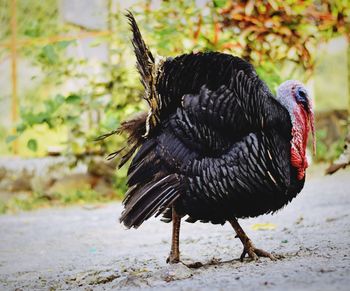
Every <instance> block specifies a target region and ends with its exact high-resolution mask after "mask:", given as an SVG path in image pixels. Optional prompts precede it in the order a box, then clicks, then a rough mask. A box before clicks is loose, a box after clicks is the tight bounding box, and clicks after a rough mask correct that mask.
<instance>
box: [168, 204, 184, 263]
mask: <svg viewBox="0 0 350 291" xmlns="http://www.w3.org/2000/svg"><path fill="white" fill-rule="evenodd" d="M172 221H173V232H172V239H171V250H170V254H169V257H168V258H167V260H166V262H167V263H169V264H177V263H179V262H180V249H179V241H180V224H181V216H179V215H178V214H177V213H176V211H175V207H174V206H173V207H172Z"/></svg>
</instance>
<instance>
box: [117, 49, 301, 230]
mask: <svg viewBox="0 0 350 291" xmlns="http://www.w3.org/2000/svg"><path fill="white" fill-rule="evenodd" d="M155 89H156V91H157V94H158V96H159V99H160V100H161V109H160V110H159V115H158V116H159V117H158V122H157V125H156V126H155V127H154V128H152V130H151V131H150V132H149V134H148V135H147V137H143V138H142V140H141V141H140V142H139V147H138V149H137V152H136V155H135V156H134V158H133V159H132V162H131V164H130V167H129V170H128V186H129V187H130V190H129V192H128V193H127V195H126V199H125V201H124V205H125V211H124V213H123V214H122V217H121V221H123V222H124V224H125V225H126V226H128V227H131V226H134V227H138V226H139V225H141V224H142V222H143V221H144V220H146V219H148V218H149V217H151V216H152V215H154V214H156V215H160V214H163V216H164V220H165V221H170V220H171V211H172V207H175V210H176V212H177V213H178V214H179V215H181V216H185V215H188V218H187V221H189V222H195V221H197V220H200V221H202V222H212V223H220V224H223V223H225V222H226V221H228V220H231V219H233V218H243V217H254V216H258V215H261V214H264V213H269V212H274V211H276V210H278V209H280V208H282V207H283V206H284V205H286V204H287V203H288V202H289V201H291V200H292V199H293V198H294V197H295V196H296V195H297V194H298V193H299V192H300V191H301V189H302V188H303V186H304V178H303V179H301V180H298V179H297V174H296V169H295V168H293V166H292V165H291V162H290V160H291V159H290V155H291V154H290V152H291V143H290V141H291V138H292V136H291V128H292V123H291V119H290V115H289V114H288V111H287V110H286V109H285V108H284V107H283V106H282V105H281V104H280V103H278V102H277V101H276V100H275V98H274V96H273V95H272V93H271V92H270V91H269V89H268V88H267V86H266V85H265V83H264V82H263V81H262V80H260V79H259V77H258V75H257V74H256V72H255V70H254V68H253V67H252V66H251V65H250V64H249V63H247V62H246V61H244V60H242V59H240V58H238V57H234V56H231V55H227V54H223V53H196V54H186V55H181V56H178V57H176V58H168V59H166V60H165V61H164V62H163V63H162V66H161V68H160V70H159V74H158V75H157V77H156V81H155ZM142 128H144V125H142Z"/></svg>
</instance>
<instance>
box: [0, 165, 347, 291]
mask: <svg viewBox="0 0 350 291" xmlns="http://www.w3.org/2000/svg"><path fill="white" fill-rule="evenodd" d="M121 210H122V207H121V205H120V204H119V203H114V204H109V205H107V206H103V207H98V208H94V207H92V208H89V209H87V208H81V207H75V208H66V209H45V210H39V211H36V212H29V213H21V214H17V215H3V216H0V290H15V289H17V290H56V289H57V290H65V289H69V290H71V289H74V290H105V289H106V290H109V289H119V288H121V289H140V288H142V289H155V290H164V289H168V290H233V289H235V290H265V289H266V290H284V291H286V290H350V171H349V170H348V171H345V170H344V171H340V172H339V173H336V174H335V175H333V176H328V177H319V178H311V179H309V180H308V181H307V183H306V187H305V188H304V190H303V192H302V193H301V194H300V195H299V196H298V197H297V198H296V199H295V200H294V201H292V203H291V204H290V205H288V206H287V207H286V208H285V209H283V210H281V211H280V212H278V213H277V214H275V215H272V216H271V215H265V216H261V217H259V218H257V219H247V220H242V221H241V225H242V227H243V228H244V229H245V230H246V232H247V233H248V235H249V236H250V237H251V239H252V240H253V242H254V243H255V245H256V246H257V247H261V248H263V249H265V250H267V251H272V252H273V253H276V254H279V255H283V256H284V258H283V259H280V260H278V261H276V262H273V261H270V260H269V259H266V258H263V259H260V260H259V261H258V262H249V261H248V260H247V261H245V262H243V263H241V262H239V261H238V260H237V258H238V257H239V255H240V254H241V251H242V246H241V243H240V241H239V240H238V239H235V238H234V235H233V230H232V229H231V227H230V226H229V225H228V224H227V225H225V226H223V227H222V226H217V225H210V224H201V223H195V224H188V223H184V224H183V227H182V231H181V245H180V247H181V252H182V257H183V259H184V260H185V261H187V262H195V261H201V262H203V263H208V262H210V261H211V260H212V259H213V258H214V260H216V261H221V263H218V264H216V265H206V266H204V267H202V268H199V269H188V268H187V267H185V266H184V265H181V264H179V265H175V266H169V265H167V264H166V263H165V259H166V257H167V255H168V251H169V248H170V232H171V226H170V225H169V224H165V223H162V222H160V221H158V220H155V219H151V220H150V221H147V222H146V223H145V224H144V225H142V227H141V228H140V229H138V230H125V229H123V227H122V226H121V225H120V224H119V223H118V222H117V219H118V217H119V215H120V212H121ZM256 223H272V224H274V225H275V226H276V228H275V229H272V230H264V231H262V230H253V229H252V226H253V225H254V224H256Z"/></svg>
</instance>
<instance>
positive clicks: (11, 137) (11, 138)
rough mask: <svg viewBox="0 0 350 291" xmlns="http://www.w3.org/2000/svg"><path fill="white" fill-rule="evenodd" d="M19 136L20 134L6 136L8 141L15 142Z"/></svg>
mask: <svg viewBox="0 0 350 291" xmlns="http://www.w3.org/2000/svg"><path fill="white" fill-rule="evenodd" d="M17 137H18V135H9V136H8V137H6V143H10V142H13V141H14V140H15V139H16V138H17Z"/></svg>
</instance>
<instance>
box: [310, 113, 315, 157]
mask: <svg viewBox="0 0 350 291" xmlns="http://www.w3.org/2000/svg"><path fill="white" fill-rule="evenodd" d="M308 115H309V123H310V129H311V134H312V153H313V155H314V156H316V134H315V118H314V112H313V109H312V108H309V114H308Z"/></svg>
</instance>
